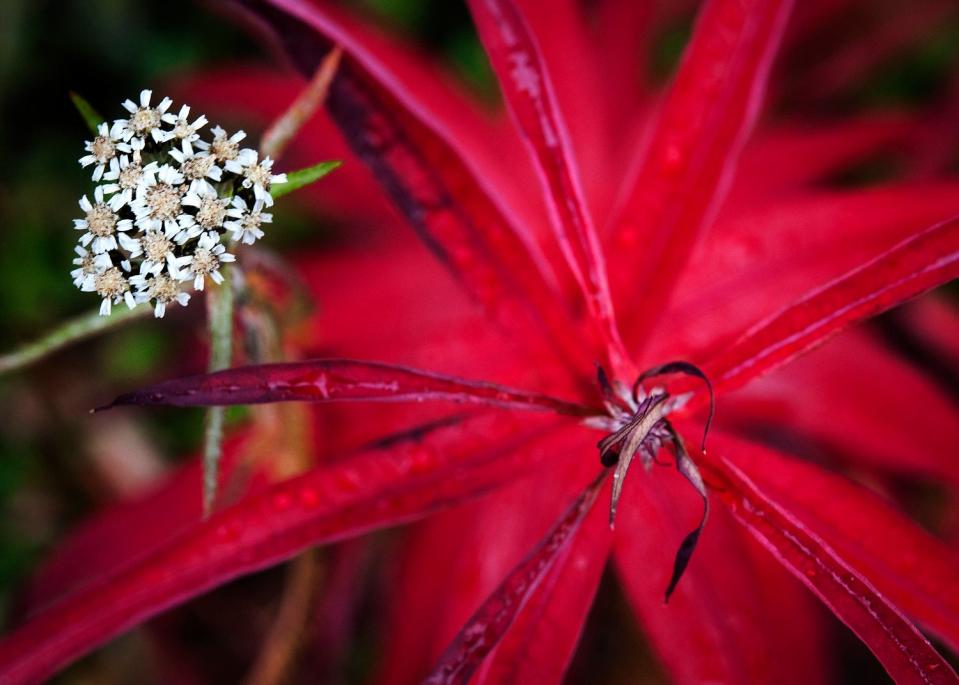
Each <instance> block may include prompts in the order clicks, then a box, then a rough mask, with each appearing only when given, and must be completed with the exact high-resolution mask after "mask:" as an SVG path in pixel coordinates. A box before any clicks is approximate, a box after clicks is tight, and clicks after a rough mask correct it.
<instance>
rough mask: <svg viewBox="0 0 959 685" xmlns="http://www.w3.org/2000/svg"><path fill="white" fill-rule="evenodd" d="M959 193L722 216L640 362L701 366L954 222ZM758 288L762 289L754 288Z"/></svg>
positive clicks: (870, 194) (884, 196)
mask: <svg viewBox="0 0 959 685" xmlns="http://www.w3.org/2000/svg"><path fill="white" fill-rule="evenodd" d="M957 193H959V185H956V184H954V183H939V184H924V185H915V184H903V185H895V186H888V187H883V188H875V189H870V190H860V191H855V192H843V193H835V192H821V191H820V192H816V193H812V194H808V195H802V196H800V197H797V198H793V199H790V200H788V201H780V202H776V203H774V204H770V205H759V206H758V207H757V206H754V207H752V208H750V209H749V210H748V211H738V212H731V211H730V212H728V213H726V212H724V215H725V216H722V217H720V219H719V221H717V223H716V224H715V226H714V227H713V229H712V230H710V231H709V233H708V234H707V235H706V237H705V239H704V240H703V241H702V242H701V243H700V249H699V250H697V252H696V254H695V256H694V257H693V259H692V260H691V261H690V262H689V264H688V265H687V268H686V270H685V271H684V273H683V276H682V279H681V280H680V282H679V285H678V288H677V291H676V293H675V294H674V297H673V302H672V303H671V305H670V308H669V310H668V318H669V322H670V324H669V326H661V327H660V328H659V329H658V330H657V331H654V332H653V335H652V339H651V340H650V343H649V346H648V350H647V354H648V356H647V357H646V359H647V360H648V363H656V362H657V361H658V360H660V359H663V358H664V357H675V356H681V357H686V358H692V359H707V358H709V356H712V355H715V354H717V353H719V352H721V351H722V349H723V348H725V347H728V346H729V345H731V344H732V343H733V342H735V341H736V339H737V338H738V337H739V336H741V335H742V332H743V331H745V330H747V329H748V328H749V327H751V326H754V325H755V324H757V323H758V322H760V321H762V320H764V319H767V318H768V317H769V316H771V315H773V314H775V313H776V312H777V311H778V310H779V309H781V308H782V307H783V304H784V303H788V302H792V301H794V300H797V299H799V298H800V297H802V296H803V295H804V294H805V293H806V292H808V291H809V290H811V289H813V288H816V287H818V286H820V285H821V284H823V283H827V282H829V281H830V280H832V279H834V278H836V277H838V276H841V275H842V274H844V273H845V272H847V271H849V270H851V269H854V268H856V267H858V266H860V265H861V264H863V263H865V262H867V261H869V260H870V259H873V258H874V257H876V256H878V255H880V254H882V253H883V252H884V251H886V250H889V249H891V248H893V247H895V246H896V244H897V243H899V242H901V241H903V240H906V239H908V238H909V237H911V236H913V235H915V234H916V233H919V232H921V231H922V230H924V229H925V228H926V227H928V226H930V225H932V224H933V223H938V222H939V221H942V219H944V218H946V217H949V216H952V215H953V214H954V213H955V211H956V207H957V206H959V203H957V200H956V198H957ZM757 283H762V284H763V287H761V288H759V287H756V284H757Z"/></svg>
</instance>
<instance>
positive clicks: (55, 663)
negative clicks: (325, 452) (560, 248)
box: [0, 414, 578, 683]
mask: <svg viewBox="0 0 959 685" xmlns="http://www.w3.org/2000/svg"><path fill="white" fill-rule="evenodd" d="M557 425H558V424H557V422H556V419H552V418H544V417H538V416H535V415H531V416H529V417H527V418H526V419H525V420H524V421H523V422H522V423H518V422H516V421H514V420H513V419H512V418H511V417H510V416H509V415H504V414H486V415H480V416H477V417H474V418H471V419H468V420H463V421H460V422H458V423H455V424H450V423H444V424H442V425H439V426H435V427H433V429H432V430H431V431H429V432H427V433H426V434H423V433H422V432H421V433H419V434H413V435H411V436H409V438H408V439H407V440H405V441H401V442H390V443H389V444H387V445H385V446H383V447H380V448H373V449H370V450H367V451H365V452H361V453H358V454H356V455H355V456H353V457H350V458H347V459H343V460H341V461H338V462H337V463H336V464H333V465H330V466H325V467H321V468H317V469H314V470H312V471H310V472H308V473H306V474H304V475H303V476H300V477H297V478H293V479H291V480H288V481H285V482H283V483H279V484H277V485H274V486H272V487H270V488H268V489H266V490H264V491H262V492H261V493H258V494H256V495H253V496H250V497H248V498H246V499H244V500H242V501H240V502H239V503H237V504H236V505H233V506H230V507H227V508H225V509H223V510H221V511H219V512H217V513H215V514H214V515H213V516H212V517H211V518H210V519H208V520H207V521H204V522H202V523H199V524H196V525H194V526H192V527H190V528H189V529H187V530H185V531H184V532H183V533H182V534H180V535H178V536H177V537H176V538H175V539H173V540H171V541H170V542H169V543H167V544H164V545H163V546H161V547H159V548H158V549H155V550H152V551H151V552H150V553H149V554H147V555H145V556H143V557H141V558H139V559H135V560H132V563H130V564H126V565H121V566H120V567H119V568H118V569H117V571H116V573H114V574H112V575H107V576H103V577H101V578H100V579H99V580H98V582H97V583H90V584H87V585H85V586H84V587H83V588H82V589H81V590H80V591H78V592H75V593H73V594H71V595H69V596H68V597H66V598H65V599H64V600H63V601H61V602H59V603H57V604H55V605H54V606H52V607H50V608H49V609H48V610H46V611H44V612H43V613H41V614H38V615H37V616H36V617H34V618H33V619H31V620H30V621H28V622H27V623H26V624H25V625H23V626H22V627H20V628H19V629H17V630H15V631H14V632H13V633H12V634H10V635H8V636H7V637H6V638H5V639H4V640H3V641H0V681H2V682H4V683H28V682H37V681H39V680H43V679H44V678H46V677H48V676H50V675H51V674H53V673H55V672H56V671H57V670H59V669H60V668H62V667H63V666H64V665H65V664H68V663H70V662H71V661H72V660H74V659H76V658H77V657H79V656H81V655H83V654H85V653H86V652H88V651H90V650H91V649H93V648H95V647H97V646H99V645H101V644H103V643H104V642H106V641H107V640H109V639H110V638H112V637H113V636H115V635H118V634H119V633H121V632H123V631H124V630H127V629H129V628H131V627H133V626H135V625H138V624H139V623H142V622H143V621H145V620H146V619H148V618H150V617H151V616H154V615H156V614H158V613H160V612H162V611H164V610H165V609H168V608H170V607H172V606H175V605H177V604H182V603H183V602H186V601H187V600H189V599H191V598H193V597H196V596H197V595H200V594H202V593H204V592H206V591H207V590H210V589H212V588H214V587H217V586H219V585H222V584H224V583H226V582H228V581H229V580H232V579H233V578H236V577H238V576H241V575H244V574H247V573H251V572H253V571H256V570H259V569H262V568H265V567H268V566H271V565H273V564H276V563H278V562H280V561H283V560H285V559H289V558H290V557H292V556H294V555H295V554H296V553H298V552H300V551H301V550H303V549H305V548H306V547H309V546H311V545H315V544H319V543H324V542H333V541H336V540H342V539H345V538H349V537H353V536H356V535H361V534H363V533H365V532H368V531H370V530H374V529H376V528H382V527H384V526H390V525H396V524H399V523H403V522H406V521H411V520H414V519H416V518H420V517H422V516H424V515H426V514H429V513H431V512H434V511H437V510H439V509H442V508H444V507H447V506H450V505H452V504H456V503H459V502H462V501H465V500H467V499H470V498H472V497H476V496H477V495H479V494H481V493H483V492H485V491H488V490H489V489H491V488H493V487H495V486H497V485H500V484H502V483H503V482H507V481H510V480H512V479H514V478H516V477H517V475H518V474H523V473H527V472H528V471H529V469H532V468H533V467H535V466H536V465H538V464H540V463H541V462H542V461H543V460H544V459H548V458H549V457H550V456H551V455H552V454H553V450H554V449H556V443H553V442H548V443H547V442H543V439H545V438H549V437H551V436H552V435H553V434H554V433H555V430H556V427H557ZM577 430H578V429H577ZM560 444H561V443H560ZM490 445H493V446H494V447H490Z"/></svg>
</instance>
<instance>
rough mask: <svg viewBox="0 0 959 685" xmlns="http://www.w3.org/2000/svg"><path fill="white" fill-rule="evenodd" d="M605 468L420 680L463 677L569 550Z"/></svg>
mask: <svg viewBox="0 0 959 685" xmlns="http://www.w3.org/2000/svg"><path fill="white" fill-rule="evenodd" d="M606 475H607V472H606V471H605V470H604V471H603V472H602V473H601V474H600V476H599V477H597V478H596V479H595V480H594V481H593V482H592V483H591V484H590V485H589V486H588V487H587V488H586V489H585V490H584V491H583V492H582V493H581V494H580V495H579V497H577V498H576V500H574V501H573V502H572V503H571V504H570V505H569V507H567V509H566V512H565V513H564V514H563V515H562V517H560V519H559V520H558V521H557V522H556V523H555V524H554V526H553V527H552V529H551V530H550V531H549V532H548V533H547V534H546V536H545V537H544V538H543V539H542V540H541V541H540V542H539V544H537V545H536V547H534V548H533V549H532V550H530V553H529V554H528V555H527V556H526V558H525V559H523V561H521V562H520V563H519V564H517V565H516V567H515V568H514V569H513V570H512V571H511V572H510V574H509V575H508V576H507V577H506V578H505V579H504V580H503V582H502V583H501V584H500V586H499V587H498V588H497V589H496V591H495V592H493V594H492V595H490V597H489V598H488V599H487V600H486V601H485V602H484V603H483V605H482V606H481V607H480V608H479V609H478V610H477V611H476V613H474V614H473V616H471V617H470V620H469V621H467V623H466V625H465V626H464V627H463V630H462V631H460V634H459V635H458V636H457V637H456V639H455V640H453V642H452V644H450V646H449V647H448V648H447V649H446V652H445V653H444V654H443V656H442V657H440V661H439V663H438V664H437V665H436V668H435V669H434V670H433V672H432V673H431V674H430V675H429V676H428V677H427V678H426V679H425V680H424V681H423V683H424V685H426V684H429V685H440V684H443V685H446V684H449V683H464V684H465V683H467V682H468V681H469V679H470V677H472V675H473V673H474V672H475V671H476V669H477V668H478V667H479V666H480V664H481V663H482V661H483V660H484V659H485V658H486V656H487V655H488V654H489V653H490V651H492V649H493V648H494V647H495V646H496V645H497V643H498V642H499V641H500V640H501V639H502V637H503V635H504V634H505V633H506V631H507V630H508V629H509V627H510V625H511V624H512V623H513V621H514V620H515V618H516V616H517V614H518V613H519V612H520V611H521V610H522V609H523V607H524V606H525V605H526V603H527V602H528V601H529V599H530V597H531V596H532V594H533V593H534V592H535V591H536V589H537V587H538V586H539V584H540V583H541V582H542V581H543V579H544V578H545V577H546V575H547V574H548V573H549V572H550V570H551V569H552V568H553V567H554V566H555V565H556V564H557V563H558V562H559V560H560V559H561V558H562V557H563V556H565V555H566V554H568V552H569V549H570V545H571V544H572V542H573V540H574V539H575V537H576V535H577V534H578V533H579V530H580V527H581V525H582V523H583V520H584V519H585V518H586V516H587V515H588V514H589V512H590V510H591V509H592V507H593V504H595V502H596V498H597V496H598V495H599V490H600V487H601V486H602V484H603V482H604V480H605V478H606Z"/></svg>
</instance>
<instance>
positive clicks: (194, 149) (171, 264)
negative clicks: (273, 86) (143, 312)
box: [70, 90, 287, 317]
mask: <svg viewBox="0 0 959 685" xmlns="http://www.w3.org/2000/svg"><path fill="white" fill-rule="evenodd" d="M152 96H153V94H152V92H151V91H149V90H144V91H142V92H141V93H140V97H139V104H137V103H135V102H134V101H133V100H127V101H125V102H124V103H123V107H124V108H125V109H126V110H127V112H128V116H127V118H125V119H117V120H116V121H114V122H113V123H112V124H108V123H107V122H103V123H100V124H99V125H98V126H97V129H96V136H95V137H94V139H93V140H92V141H88V142H87V143H86V144H85V146H84V149H85V151H86V152H87V154H86V155H84V156H83V157H81V158H80V164H81V165H82V166H84V167H90V166H92V167H93V174H92V179H93V181H94V182H95V183H96V184H97V185H96V186H95V187H94V189H93V193H92V200H91V197H90V195H84V196H83V197H82V198H81V200H80V209H81V210H82V212H83V217H82V218H79V219H75V220H74V227H75V228H76V229H77V230H78V231H83V233H82V235H81V236H80V238H79V241H78V245H77V247H76V258H75V259H74V260H73V265H74V267H75V268H74V269H73V270H72V271H71V272H70V276H71V278H72V279H73V283H74V285H76V286H77V287H78V288H80V289H81V290H83V291H85V292H95V293H97V294H98V295H99V296H100V297H101V298H102V305H101V307H100V313H101V314H103V315H108V314H109V313H110V311H111V309H112V307H113V305H116V304H119V303H121V302H123V303H125V304H126V305H127V306H128V307H130V308H131V309H132V308H133V307H135V306H136V305H137V304H139V303H146V302H149V303H150V304H151V305H152V306H153V308H154V314H155V315H156V316H157V317H162V316H163V315H164V313H165V312H166V309H167V307H168V305H171V304H173V303H177V304H179V305H181V306H185V305H186V304H187V303H188V302H189V300H190V295H189V292H187V291H188V290H189V289H190V288H191V287H192V289H193V290H203V289H204V285H205V282H206V280H207V278H209V279H210V280H211V281H213V282H214V283H215V284H217V285H219V284H220V283H222V282H223V280H224V279H223V275H222V274H221V272H220V270H221V268H222V266H223V265H224V264H227V263H229V262H232V261H234V260H235V256H234V255H233V254H231V253H230V252H229V251H228V248H229V245H230V243H232V242H234V241H236V242H242V243H244V244H252V243H254V242H256V241H257V240H258V239H260V238H262V237H263V230H262V228H261V227H262V225H263V224H264V223H269V222H270V221H271V220H272V216H271V215H270V214H265V213H262V210H263V209H264V208H265V207H269V206H271V205H272V204H273V197H272V196H271V194H270V188H271V186H272V185H273V184H276V183H285V182H286V181H287V179H286V175H285V174H274V173H273V160H271V159H270V158H269V157H264V158H262V159H260V155H259V153H257V151H256V150H252V149H248V148H241V147H240V143H241V142H242V141H243V140H244V139H245V138H246V134H245V133H244V132H243V131H238V132H236V133H233V134H229V133H227V131H225V130H224V129H223V128H221V127H219V126H214V127H212V129H210V130H209V134H210V140H202V139H201V130H202V129H204V127H205V126H206V124H207V123H208V122H207V118H206V117H205V116H203V115H199V116H195V115H191V112H190V107H189V106H188V105H183V106H182V107H180V109H179V110H178V111H174V110H173V109H172V106H173V101H172V100H171V99H170V98H163V99H162V100H161V101H160V102H159V103H158V104H156V106H153V105H152V104H151V101H152V99H153V97H152Z"/></svg>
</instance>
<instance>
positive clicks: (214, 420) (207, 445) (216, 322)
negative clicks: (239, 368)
mask: <svg viewBox="0 0 959 685" xmlns="http://www.w3.org/2000/svg"><path fill="white" fill-rule="evenodd" d="M221 273H222V274H223V278H224V281H223V284H222V285H220V287H218V288H217V287H211V288H210V289H209V290H208V291H207V293H206V304H207V321H208V322H209V327H210V366H209V370H210V371H211V372H212V371H221V370H223V369H226V368H229V366H230V363H231V362H232V359H233V285H232V280H233V279H232V275H233V274H232V271H231V269H230V267H224V268H223V269H222V270H221ZM224 414H225V408H224V407H210V408H209V409H207V413H206V425H205V428H204V432H203V515H204V517H206V516H209V515H210V514H211V513H212V511H213V504H214V503H215V502H216V493H217V488H218V485H219V477H220V457H221V456H222V454H223V419H224Z"/></svg>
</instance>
